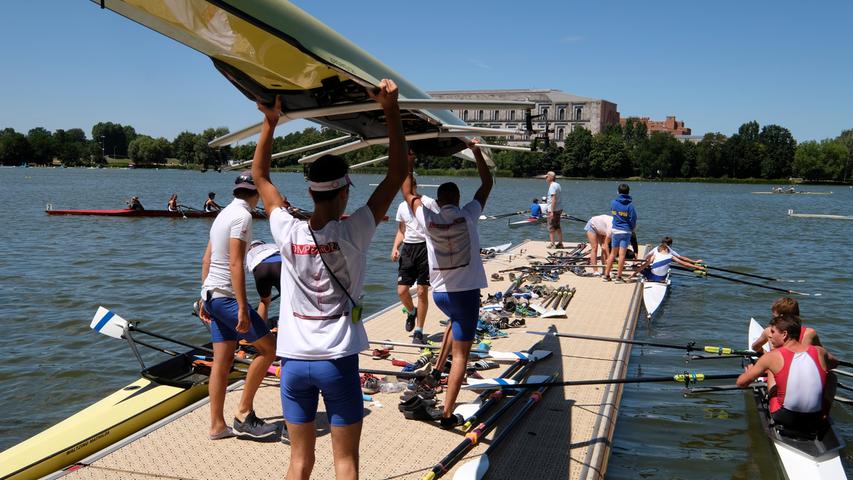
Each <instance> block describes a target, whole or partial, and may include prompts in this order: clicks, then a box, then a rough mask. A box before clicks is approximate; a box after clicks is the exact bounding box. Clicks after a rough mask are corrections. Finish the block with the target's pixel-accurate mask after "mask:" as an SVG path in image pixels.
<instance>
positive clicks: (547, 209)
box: [539, 197, 551, 218]
mask: <svg viewBox="0 0 853 480" xmlns="http://www.w3.org/2000/svg"><path fill="white" fill-rule="evenodd" d="M539 208H541V209H542V216H543V217H545V218H548V212H550V211H551V206H550V205H548V198H547V197H542V198H540V199H539Z"/></svg>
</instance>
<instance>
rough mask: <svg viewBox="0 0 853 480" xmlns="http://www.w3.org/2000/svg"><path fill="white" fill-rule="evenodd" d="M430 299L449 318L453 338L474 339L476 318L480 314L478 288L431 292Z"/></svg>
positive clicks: (466, 340)
mask: <svg viewBox="0 0 853 480" xmlns="http://www.w3.org/2000/svg"><path fill="white" fill-rule="evenodd" d="M432 300H433V301H434V302H435V305H436V306H437V307H438V308H439V309H440V310H441V311H442V312H444V314H445V315H447V317H448V318H450V325H452V327H451V328H452V330H453V339H454V340H458V341H461V342H470V341H472V340H474V334H475V333H476V332H477V319H478V317H479V316H480V289H474V290H465V291H464V292H432Z"/></svg>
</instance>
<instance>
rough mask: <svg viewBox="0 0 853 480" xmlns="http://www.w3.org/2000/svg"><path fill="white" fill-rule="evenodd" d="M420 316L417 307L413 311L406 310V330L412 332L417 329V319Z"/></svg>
mask: <svg viewBox="0 0 853 480" xmlns="http://www.w3.org/2000/svg"><path fill="white" fill-rule="evenodd" d="M417 318H418V308H417V307H415V309H414V310H412V311H411V312H410V311H408V310H406V331H407V332H411V331H412V330H414V329H415V319H417Z"/></svg>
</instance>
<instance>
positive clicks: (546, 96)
mask: <svg viewBox="0 0 853 480" xmlns="http://www.w3.org/2000/svg"><path fill="white" fill-rule="evenodd" d="M427 93H428V94H429V95H430V96H432V97H457V98H477V97H481V98H482V97H485V98H493V99H496V98H502V99H506V100H528V101H531V102H548V103H589V102H601V101H604V102H607V100H603V99H601V98H590V97H581V96H579V95H572V94H570V93H566V92H564V91H562V90H556V89H553V88H549V89H504V90H441V91H432V92H427ZM609 103H613V102H609Z"/></svg>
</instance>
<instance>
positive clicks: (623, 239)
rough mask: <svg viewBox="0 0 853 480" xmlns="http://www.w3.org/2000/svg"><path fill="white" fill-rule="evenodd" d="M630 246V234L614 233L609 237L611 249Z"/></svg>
mask: <svg viewBox="0 0 853 480" xmlns="http://www.w3.org/2000/svg"><path fill="white" fill-rule="evenodd" d="M630 245H631V234H630V233H614V234H613V235H612V236H611V237H610V247H611V248H628V247H629V246H630Z"/></svg>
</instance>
